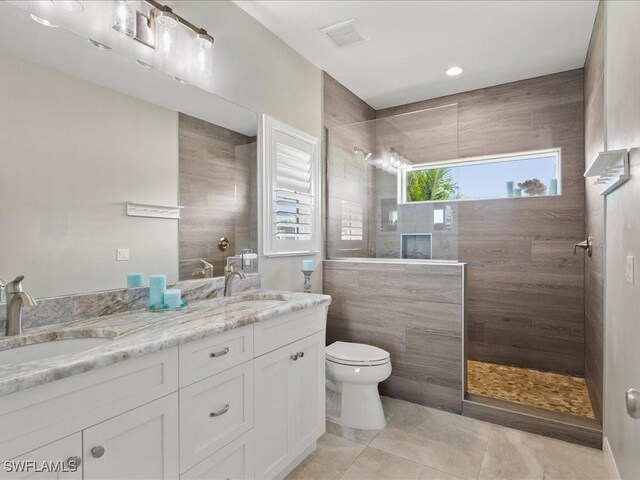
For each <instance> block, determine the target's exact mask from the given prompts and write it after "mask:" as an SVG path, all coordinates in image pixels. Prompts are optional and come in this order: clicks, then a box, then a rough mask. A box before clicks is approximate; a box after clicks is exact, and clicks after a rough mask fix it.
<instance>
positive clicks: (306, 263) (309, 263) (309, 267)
mask: <svg viewBox="0 0 640 480" xmlns="http://www.w3.org/2000/svg"><path fill="white" fill-rule="evenodd" d="M313 268H314V266H313V260H303V261H302V270H304V271H305V272H310V271H313Z"/></svg>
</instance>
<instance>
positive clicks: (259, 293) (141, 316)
mask: <svg viewBox="0 0 640 480" xmlns="http://www.w3.org/2000/svg"><path fill="white" fill-rule="evenodd" d="M329 302H331V297H329V296H327V295H317V294H311V293H294V292H281V291H276V290H253V291H249V292H246V293H242V294H240V295H237V296H233V297H227V298H224V297H223V298H216V299H212V300H203V301H198V302H193V303H192V304H190V305H189V307H188V309H186V310H183V311H174V312H163V313H157V312H148V311H146V310H137V311H132V312H126V313H120V314H116V315H107V316H100V317H95V318H90V319H86V320H79V321H74V322H69V323H61V324H57V325H50V326H47V327H39V328H33V329H30V330H27V331H25V334H24V335H21V336H15V337H4V336H0V352H2V351H4V350H7V349H10V348H13V347H18V346H22V345H29V344H34V343H42V342H45V341H47V340H57V339H70V338H87V337H108V338H112V339H113V340H112V341H110V342H107V343H105V344H103V345H99V346H96V347H93V348H90V349H88V350H84V351H82V352H78V353H71V354H64V355H59V356H56V357H50V358H47V359H46V360H34V361H30V362H24V363H18V364H6V365H0V395H6V394H8V393H13V392H16V391H19V390H24V389H26V388H30V387H34V386H37V385H41V384H44V383H47V382H53V381H55V380H59V379H62V378H65V377H70V376H72V375H76V374H79V373H83V372H87V371H89V370H92V369H94V368H98V367H104V366H107V365H112V364H114V363H117V362H120V361H122V360H126V359H128V358H135V357H140V356H142V355H146V354H149V353H153V352H158V351H160V350H164V349H167V348H171V347H174V346H176V345H180V344H182V343H185V342H190V341H192V340H198V339H200V338H204V337H207V336H210V335H215V334H218V333H222V332H226V331H229V330H232V329H234V328H239V327H243V326H245V325H250V324H253V323H257V322H263V321H265V320H268V319H270V318H274V317H278V316H281V315H283V314H287V313H291V312H295V311H298V310H303V309H306V308H309V307H313V306H315V305H320V304H323V303H329Z"/></svg>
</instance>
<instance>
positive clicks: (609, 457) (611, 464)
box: [602, 437, 622, 480]
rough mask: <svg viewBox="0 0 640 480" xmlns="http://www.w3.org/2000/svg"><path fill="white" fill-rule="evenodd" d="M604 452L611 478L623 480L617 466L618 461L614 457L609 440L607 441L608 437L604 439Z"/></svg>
mask: <svg viewBox="0 0 640 480" xmlns="http://www.w3.org/2000/svg"><path fill="white" fill-rule="evenodd" d="M602 450H603V451H604V458H605V462H606V463H607V468H608V469H609V473H610V474H611V478H612V479H613V480H622V479H621V478H620V472H619V471H618V466H617V465H616V459H615V457H614V456H613V452H612V451H611V445H609V440H608V439H607V437H604V441H603V442H602Z"/></svg>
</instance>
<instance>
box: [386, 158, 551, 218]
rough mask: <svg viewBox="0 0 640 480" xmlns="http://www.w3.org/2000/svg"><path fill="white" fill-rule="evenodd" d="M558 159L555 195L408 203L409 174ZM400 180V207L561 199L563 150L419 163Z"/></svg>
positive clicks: (401, 174) (405, 172) (403, 174)
mask: <svg viewBox="0 0 640 480" xmlns="http://www.w3.org/2000/svg"><path fill="white" fill-rule="evenodd" d="M550 156H555V157H556V178H557V179H558V193H557V194H555V195H544V196H538V197H527V196H524V195H523V196H522V197H485V198H450V199H447V200H423V201H419V202H408V201H407V188H406V187H407V173H408V172H413V171H417V170H430V169H434V168H445V167H457V166H468V165H482V164H488V163H503V162H504V163H507V162H513V161H518V160H529V159H533V158H539V157H550ZM397 180H398V199H399V200H400V201H399V202H398V204H399V205H417V204H421V203H445V202H474V201H475V202H478V201H484V200H511V199H521V198H545V197H559V196H562V148H561V147H554V148H547V149H542V150H529V151H526V152H515V153H506V154H499V155H483V156H478V157H468V158H463V159H460V158H458V159H455V160H444V161H441V162H433V163H419V164H415V165H411V166H409V167H407V168H404V169H402V170H400V171H398V175H397Z"/></svg>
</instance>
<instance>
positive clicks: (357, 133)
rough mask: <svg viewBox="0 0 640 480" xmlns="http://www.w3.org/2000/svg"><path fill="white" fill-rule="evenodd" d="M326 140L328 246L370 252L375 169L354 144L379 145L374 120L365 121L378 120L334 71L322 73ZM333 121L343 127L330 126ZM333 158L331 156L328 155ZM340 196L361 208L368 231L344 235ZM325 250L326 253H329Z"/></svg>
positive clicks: (347, 253) (352, 253)
mask: <svg viewBox="0 0 640 480" xmlns="http://www.w3.org/2000/svg"><path fill="white" fill-rule="evenodd" d="M323 91H324V95H323V97H324V117H323V122H324V129H325V135H324V142H323V152H324V154H323V172H324V180H325V182H324V186H325V202H326V203H325V208H324V227H325V228H323V231H324V232H327V231H329V232H333V235H331V236H328V235H325V238H324V242H325V244H324V247H325V248H324V251H325V252H327V251H329V250H331V251H335V252H338V253H337V254H336V256H340V253H339V252H343V253H344V254H343V255H341V256H346V257H366V256H368V247H369V243H370V239H369V236H370V234H373V235H375V224H376V222H375V218H376V212H375V195H374V192H373V188H374V184H375V182H374V181H373V176H374V175H375V169H374V168H373V167H372V166H370V165H367V164H366V163H365V162H364V160H363V157H362V156H361V155H360V154H357V153H356V152H355V151H354V147H358V148H361V149H363V150H365V151H366V152H373V151H374V149H375V147H376V145H375V124H374V122H371V123H362V122H368V121H370V120H375V117H376V112H375V110H374V109H373V108H371V107H370V106H369V105H367V104H366V103H365V102H363V101H362V100H360V99H359V98H358V97H356V96H355V95H354V94H353V93H351V92H350V91H349V90H348V89H346V88H345V87H344V86H342V85H341V84H340V83H339V82H337V81H336V80H335V79H334V78H333V77H331V76H330V75H328V74H327V73H324V76H323ZM334 127H343V128H338V129H335V130H331V135H329V129H333V128H334ZM328 155H330V156H331V158H332V161H331V162H327V156H328ZM342 202H348V205H351V206H359V207H361V208H362V212H363V216H364V232H363V233H364V234H363V238H362V240H360V241H352V240H350V241H342V239H341V235H340V233H341V209H342ZM325 256H326V254H325Z"/></svg>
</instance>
